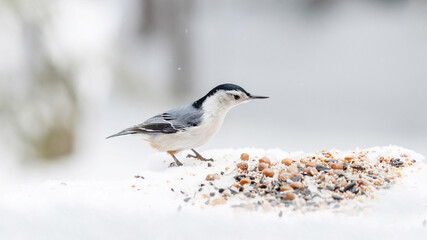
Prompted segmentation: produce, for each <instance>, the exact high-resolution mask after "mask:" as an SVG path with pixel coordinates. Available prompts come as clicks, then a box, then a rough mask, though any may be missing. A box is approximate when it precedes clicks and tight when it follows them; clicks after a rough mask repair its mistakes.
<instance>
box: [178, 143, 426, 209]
mask: <svg viewBox="0 0 427 240" xmlns="http://www.w3.org/2000/svg"><path fill="white" fill-rule="evenodd" d="M416 159H422V156H420V155H418V154H416V153H414V152H412V151H410V150H406V149H404V148H399V147H394V146H390V147H382V148H380V147H375V148H370V149H366V150H357V151H340V150H330V151H326V150H324V151H321V152H317V153H313V154H301V155H299V156H298V157H295V156H294V157H283V158H277V157H276V158H275V159H270V158H268V157H266V156H251V155H249V154H248V153H242V154H241V156H240V158H239V159H235V160H234V161H231V162H232V165H230V164H229V166H226V167H225V168H224V169H223V170H222V171H217V172H212V173H210V174H208V175H207V176H206V179H205V181H203V182H201V183H200V184H199V186H198V187H197V190H195V192H194V194H189V195H187V196H186V197H184V198H183V201H184V202H185V203H186V204H191V205H200V206H201V207H202V208H205V207H218V206H219V205H226V206H230V207H232V208H237V209H246V210H258V209H262V210H264V211H270V210H276V211H278V212H279V216H282V214H283V212H284V211H302V212H308V211H317V210H327V209H332V210H340V209H344V208H346V209H351V210H356V211H358V210H360V209H363V208H364V207H365V206H366V203H367V202H369V201H370V200H371V199H374V198H375V194H376V193H377V192H378V190H381V189H388V188H390V187H391V186H392V185H393V184H395V183H396V182H397V181H399V178H400V177H402V171H404V169H407V168H411V167H413V166H414V165H416V162H417V160H416ZM214 164H215V163H214Z"/></svg>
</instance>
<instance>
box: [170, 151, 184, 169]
mask: <svg viewBox="0 0 427 240" xmlns="http://www.w3.org/2000/svg"><path fill="white" fill-rule="evenodd" d="M168 153H169V155H171V156H172V158H173V160H175V163H171V165H170V167H173V166H175V165H176V166H178V167H180V166H183V165H184V164H182V163H181V162H180V161H179V160H178V158H176V157H175V154H174V153H173V152H168Z"/></svg>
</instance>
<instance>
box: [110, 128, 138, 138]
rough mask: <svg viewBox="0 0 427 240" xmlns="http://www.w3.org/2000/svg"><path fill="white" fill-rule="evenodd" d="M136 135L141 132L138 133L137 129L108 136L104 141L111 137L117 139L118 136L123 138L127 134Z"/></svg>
mask: <svg viewBox="0 0 427 240" xmlns="http://www.w3.org/2000/svg"><path fill="white" fill-rule="evenodd" d="M137 133H141V131H138V130H137V129H132V128H130V129H125V130H123V131H121V132H119V133H116V134H113V135H111V136H108V137H107V138H106V139H109V138H112V137H118V136H123V135H129V134H137Z"/></svg>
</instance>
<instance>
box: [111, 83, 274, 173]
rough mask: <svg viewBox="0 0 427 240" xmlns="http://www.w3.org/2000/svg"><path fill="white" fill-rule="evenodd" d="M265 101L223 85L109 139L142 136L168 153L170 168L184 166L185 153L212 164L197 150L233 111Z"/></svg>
mask: <svg viewBox="0 0 427 240" xmlns="http://www.w3.org/2000/svg"><path fill="white" fill-rule="evenodd" d="M266 98H269V97H264V96H257V95H252V94H250V93H248V92H247V91H246V90H245V89H243V88H242V87H240V86H238V85H235V84H231V83H226V84H221V85H219V86H216V87H215V88H213V89H212V90H210V91H209V92H208V93H207V94H206V95H204V96H203V97H202V98H200V99H198V100H196V101H194V102H192V103H189V104H186V105H183V106H180V107H177V108H173V109H171V110H169V111H166V112H164V113H161V114H158V115H155V116H154V117H152V118H149V119H147V120H146V121H145V122H143V123H141V124H138V125H135V126H133V127H130V128H126V129H124V130H122V131H120V132H118V133H116V134H114V135H111V136H109V137H107V139H109V138H113V137H118V136H124V135H142V136H143V138H144V140H146V141H148V142H149V143H150V145H151V147H152V148H154V149H156V150H158V151H160V152H166V153H168V154H169V155H170V156H171V157H172V158H173V160H174V161H175V163H173V162H172V163H171V166H183V164H182V163H181V162H180V161H179V160H178V158H177V157H176V154H177V153H179V152H182V151H185V150H191V151H192V152H193V153H194V155H191V154H189V155H188V156H187V158H190V157H191V158H195V159H197V160H200V161H204V162H207V161H213V159H212V158H210V159H207V158H204V157H203V156H202V155H201V154H200V153H198V152H197V151H196V150H195V148H197V147H200V146H202V145H204V144H205V143H207V142H208V141H209V140H210V139H211V138H212V137H213V136H214V135H215V134H216V133H217V131H218V130H219V129H220V127H221V125H222V123H223V121H224V118H225V116H226V114H227V113H228V111H229V110H230V109H231V108H233V107H235V106H237V105H239V104H242V103H246V102H249V101H250V100H254V99H266Z"/></svg>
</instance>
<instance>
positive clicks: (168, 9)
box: [140, 0, 194, 97]
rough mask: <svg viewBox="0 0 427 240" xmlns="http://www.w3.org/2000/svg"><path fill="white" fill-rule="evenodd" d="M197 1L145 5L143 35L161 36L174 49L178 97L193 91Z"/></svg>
mask: <svg viewBox="0 0 427 240" xmlns="http://www.w3.org/2000/svg"><path fill="white" fill-rule="evenodd" d="M193 9H194V0H183V1H168V0H145V1H144V4H143V5H142V14H141V17H142V19H141V21H140V22H141V25H140V26H141V34H142V35H144V36H147V35H148V36H149V35H158V34H159V35H161V36H162V37H164V38H165V39H167V40H168V44H169V47H170V49H172V52H171V53H170V54H171V59H172V63H171V65H170V66H169V68H170V72H171V73H172V76H171V81H172V84H171V85H172V91H173V94H175V95H176V96H177V97H182V96H185V94H186V93H188V92H189V91H191V90H192V89H193V84H194V79H193V69H192V68H193V62H192V60H193V59H192V53H191V49H192V48H191V37H190V34H189V32H188V31H189V26H191V20H192V16H193V14H192V13H193Z"/></svg>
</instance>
